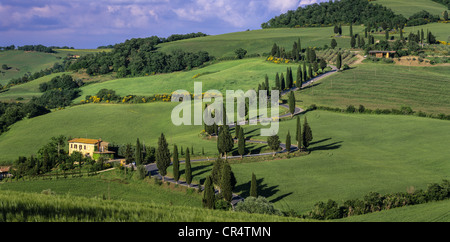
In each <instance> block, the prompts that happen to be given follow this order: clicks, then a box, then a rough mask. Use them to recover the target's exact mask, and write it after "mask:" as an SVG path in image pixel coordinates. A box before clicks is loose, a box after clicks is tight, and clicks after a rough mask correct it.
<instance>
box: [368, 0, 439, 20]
mask: <svg viewBox="0 0 450 242" xmlns="http://www.w3.org/2000/svg"><path fill="white" fill-rule="evenodd" d="M374 3H378V4H381V5H383V6H386V7H388V8H390V9H392V10H393V11H394V12H395V13H397V14H402V15H403V16H404V17H406V18H408V17H410V16H411V15H413V14H415V13H417V12H420V11H422V10H425V11H428V12H430V13H431V14H434V15H439V16H440V17H441V18H442V13H443V12H444V11H445V10H447V8H446V7H445V6H444V5H442V4H439V3H436V2H433V1H431V0H410V1H405V0H377V1H374Z"/></svg>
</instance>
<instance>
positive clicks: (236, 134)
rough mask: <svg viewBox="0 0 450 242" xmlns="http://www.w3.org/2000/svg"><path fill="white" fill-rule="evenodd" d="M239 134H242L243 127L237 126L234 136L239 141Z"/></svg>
mask: <svg viewBox="0 0 450 242" xmlns="http://www.w3.org/2000/svg"><path fill="white" fill-rule="evenodd" d="M239 132H241V126H240V125H239V124H237V125H236V127H235V128H234V135H235V137H236V139H239Z"/></svg>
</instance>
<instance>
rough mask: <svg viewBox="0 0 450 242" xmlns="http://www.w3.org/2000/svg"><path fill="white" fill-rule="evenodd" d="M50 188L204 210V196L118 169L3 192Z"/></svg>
mask: <svg viewBox="0 0 450 242" xmlns="http://www.w3.org/2000/svg"><path fill="white" fill-rule="evenodd" d="M48 189H50V190H51V191H52V192H54V193H55V194H57V195H71V196H79V197H86V198H102V197H105V198H109V199H111V200H116V201H127V202H140V203H158V204H161V205H175V206H189V207H201V206H202V205H201V195H200V194H198V193H196V192H192V193H187V192H186V191H185V190H183V189H175V188H173V187H172V189H169V188H167V187H166V186H164V187H163V186H159V185H156V184H154V183H153V182H152V181H149V180H138V179H137V178H135V177H131V176H130V175H129V174H128V175H125V174H124V173H123V172H120V171H119V170H114V171H110V172H105V173H102V174H100V175H97V176H91V177H87V176H84V177H82V178H70V177H69V178H67V179H53V180H33V181H14V182H7V183H2V184H0V190H3V191H6V190H10V191H18V192H27V193H40V192H42V191H43V190H48Z"/></svg>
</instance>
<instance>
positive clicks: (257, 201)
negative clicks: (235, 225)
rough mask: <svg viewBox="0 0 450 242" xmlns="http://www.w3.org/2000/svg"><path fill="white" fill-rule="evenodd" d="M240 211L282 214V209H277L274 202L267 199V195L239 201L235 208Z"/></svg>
mask: <svg viewBox="0 0 450 242" xmlns="http://www.w3.org/2000/svg"><path fill="white" fill-rule="evenodd" d="M235 210H236V211H238V212H247V213H258V214H269V215H279V216H282V213H281V211H280V210H278V209H275V207H274V206H273V204H272V203H270V202H269V201H267V199H266V198H265V197H261V196H259V197H258V198H255V197H248V198H246V199H245V200H244V201H242V202H239V203H238V204H237V205H236V208H235Z"/></svg>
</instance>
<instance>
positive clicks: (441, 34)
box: [397, 23, 450, 42]
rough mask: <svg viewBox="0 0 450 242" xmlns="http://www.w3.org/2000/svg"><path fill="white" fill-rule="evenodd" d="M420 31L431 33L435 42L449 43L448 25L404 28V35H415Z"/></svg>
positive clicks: (439, 24) (449, 25)
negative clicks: (411, 33)
mask: <svg viewBox="0 0 450 242" xmlns="http://www.w3.org/2000/svg"><path fill="white" fill-rule="evenodd" d="M422 29H423V31H424V32H425V33H426V32H427V30H428V31H430V32H431V33H433V35H434V36H436V39H437V40H441V41H446V42H449V41H450V39H449V38H450V23H431V24H427V25H420V26H413V27H406V28H405V30H404V31H405V32H406V33H409V32H413V33H417V31H421V30H422ZM405 36H406V35H405ZM397 39H398V38H397Z"/></svg>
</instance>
